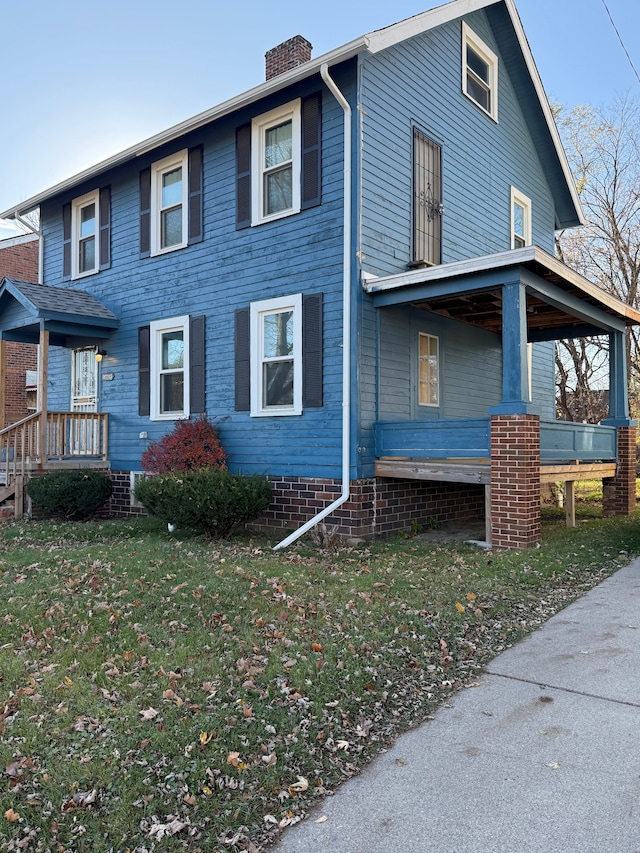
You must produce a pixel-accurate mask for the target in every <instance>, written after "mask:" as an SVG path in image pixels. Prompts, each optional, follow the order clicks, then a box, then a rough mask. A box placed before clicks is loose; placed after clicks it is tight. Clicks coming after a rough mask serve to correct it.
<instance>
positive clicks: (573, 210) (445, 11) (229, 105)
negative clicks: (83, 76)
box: [0, 0, 584, 227]
mask: <svg viewBox="0 0 640 853" xmlns="http://www.w3.org/2000/svg"><path fill="white" fill-rule="evenodd" d="M481 9H484V10H487V11H489V10H491V9H493V10H495V14H494V16H493V17H494V18H495V20H496V23H500V19H501V18H502V19H503V26H502V30H501V32H502V40H503V41H504V46H505V48H506V50H507V55H508V56H509V57H510V58H511V59H512V61H513V62H514V64H515V65H516V66H520V67H521V69H526V72H527V74H526V77H528V81H526V80H525V74H523V73H519V74H518V79H519V80H520V83H521V84H522V85H523V86H524V88H526V89H530V92H529V95H528V98H526V100H527V101H528V103H529V105H530V106H532V107H533V108H534V109H535V112H536V113H538V115H539V116H540V117H541V118H542V119H543V122H542V123H543V125H544V132H543V133H542V138H541V140H540V141H541V142H543V143H545V145H543V149H542V153H543V157H542V159H543V164H544V165H546V166H547V167H548V168H549V169H550V171H551V173H552V176H553V177H556V178H560V181H561V183H563V184H564V186H565V189H566V191H565V192H562V191H558V185H557V182H556V193H557V195H558V201H559V205H557V206H558V208H559V210H558V216H557V223H556V226H557V227H572V226H575V225H579V224H582V223H583V222H584V216H583V213H582V207H581V204H580V200H579V198H578V194H577V191H576V189H575V184H574V181H573V177H572V175H571V169H570V168H569V164H568V161H567V158H566V154H565V152H564V148H563V146H562V143H561V140H560V135H559V133H558V130H557V127H556V124H555V121H554V118H553V115H552V113H551V108H550V106H549V102H548V99H547V96H546V94H545V91H544V87H543V85H542V81H541V79H540V75H539V74H538V70H537V68H536V65H535V61H534V59H533V56H532V54H531V49H530V47H529V43H528V41H527V38H526V36H525V33H524V29H523V26H522V23H521V21H520V17H519V15H518V12H517V10H516V7H515V3H514V0H452V2H450V3H446V4H445V5H443V6H438V7H436V8H434V9H429V10H427V11H426V12H422V13H420V14H418V15H414V16H413V17H411V18H406V19H405V20H403V21H400V22H398V23H396V24H392V25H390V26H388V27H385V28H383V29H380V30H375V31H373V32H371V33H367V34H366V35H363V36H360V37H359V38H356V39H353V40H352V41H350V42H347V43H346V44H344V45H342V46H341V47H337V48H335V49H334V50H331V51H329V52H327V53H324V54H322V55H321V56H319V57H317V58H315V59H310V60H309V61H308V62H305V63H303V64H302V65H299V66H297V67H296V68H293V69H291V70H290V71H287V72H285V73H283V74H280V75H278V76H276V77H273V78H271V79H270V80H267V81H266V82H264V83H261V84H260V85H258V86H255V87H253V88H252V89H249V90H248V91H246V92H243V93H242V94H240V95H237V96H235V97H233V98H230V99H228V100H226V101H223V102H222V103H221V104H218V105H217V106H214V107H212V108H210V109H208V110H205V111H203V112H201V113H198V114H197V115H195V116H193V117H191V118H188V119H186V120H185V121H183V122H180V123H179V124H176V125H173V126H172V127H170V128H168V129H167V130H164V131H162V132H160V133H157V134H155V135H154V136H151V137H149V138H148V139H145V140H143V141H142V142H140V143H138V144H136V145H133V146H131V147H130V148H127V149H125V150H124V151H121V152H119V153H118V154H115V155H114V156H112V157H110V158H108V159H107V160H103V161H101V162H99V163H97V164H96V165H94V166H90V167H89V168H88V169H85V170H84V171H82V172H79V173H78V174H77V175H74V176H72V177H71V178H68V179H66V180H64V181H62V182H60V183H58V184H55V185H54V186H53V187H51V188H49V189H48V190H44V191H43V192H40V193H38V194H37V195H34V196H32V197H31V198H29V199H27V200H26V201H23V202H21V203H20V204H18V205H15V206H14V207H12V208H9V210H6V211H4V212H0V219H1V218H11V217H12V216H15V215H16V214H24V213H27V212H29V211H31V210H33V209H34V208H36V207H38V206H39V205H40V204H41V203H42V202H43V201H46V200H47V199H49V198H52V197H54V196H56V195H59V194H60V193H63V192H66V191H67V190H70V189H72V188H73V187H74V186H76V185H78V184H80V183H82V182H84V181H87V180H89V179H91V178H93V177H96V176H98V175H99V174H101V173H103V172H106V171H107V170H109V169H111V168H113V167H115V166H118V165H120V164H122V163H125V162H126V161H128V160H131V159H134V158H135V157H139V156H141V155H142V154H146V153H148V152H150V151H153V150H154V149H156V148H159V147H160V146H162V145H165V144H166V143H168V142H171V141H173V140H175V139H179V138H180V137H182V136H184V135H185V134H187V133H190V132H191V131H194V130H197V129H198V128H200V127H203V126H204V125H207V124H209V123H210V122H213V121H215V120H216V119H219V118H222V117H223V116H226V115H229V114H230V113H233V112H235V111H236V110H239V109H241V108H243V107H246V106H249V105H251V104H253V103H255V102H256V101H259V100H260V99H262V98H264V97H266V96H267V95H270V94H273V93H275V92H278V91H280V90H281V89H284V88H286V87H287V86H289V85H291V84H293V83H296V82H298V81H300V80H304V79H306V78H307V77H311V76H313V75H315V74H318V73H319V72H320V69H321V67H322V66H323V65H327V66H328V67H331V66H333V65H336V64H338V63H340V62H344V61H346V60H348V59H351V58H353V57H355V56H357V55H359V54H363V53H370V54H375V53H379V52H380V51H382V50H386V49H387V48H389V47H392V46H393V45H396V44H398V43H400V42H402V41H404V40H406V39H409V38H412V37H414V36H416V35H419V34H420V33H424V32H426V31H428V30H431V29H433V28H435V27H438V26H441V25H442V24H446V23H448V22H450V21H453V20H455V19H457V18H461V17H462V16H464V15H468V14H471V13H473V12H476V11H479V10H481ZM504 23H506V24H507V26H506V27H505V26H504ZM501 46H502V45H501Z"/></svg>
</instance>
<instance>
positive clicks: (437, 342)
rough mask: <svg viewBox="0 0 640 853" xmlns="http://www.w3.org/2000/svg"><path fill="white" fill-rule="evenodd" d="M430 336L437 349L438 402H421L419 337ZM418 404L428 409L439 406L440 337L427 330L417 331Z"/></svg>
mask: <svg viewBox="0 0 640 853" xmlns="http://www.w3.org/2000/svg"><path fill="white" fill-rule="evenodd" d="M421 338H431V339H432V340H434V341H435V342H436V345H437V349H438V402H437V403H422V402H421V401H420V339H421ZM418 405H419V406H427V407H428V408H430V409H439V408H440V338H439V337H438V336H437V335H431V334H429V333H428V332H418Z"/></svg>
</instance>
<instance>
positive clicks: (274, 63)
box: [264, 36, 312, 80]
mask: <svg viewBox="0 0 640 853" xmlns="http://www.w3.org/2000/svg"><path fill="white" fill-rule="evenodd" d="M311 50H312V47H311V44H310V42H308V41H307V40H306V38H303V37H302V36H294V37H293V38H290V39H289V40H288V41H283V42H282V44H279V45H277V47H272V48H271V50H268V51H267V52H266V53H265V55H264V59H265V66H266V72H267V73H266V76H267V80H271V79H272V78H273V77H277V76H278V75H279V74H284V72H285V71H290V70H291V69H292V68H297V67H298V65H302V63H303V62H308V61H309V60H310V59H311Z"/></svg>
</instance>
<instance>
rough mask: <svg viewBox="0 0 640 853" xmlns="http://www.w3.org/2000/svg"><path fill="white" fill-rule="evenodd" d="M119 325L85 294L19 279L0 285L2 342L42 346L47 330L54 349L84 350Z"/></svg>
mask: <svg viewBox="0 0 640 853" xmlns="http://www.w3.org/2000/svg"><path fill="white" fill-rule="evenodd" d="M119 323H120V321H119V320H118V318H117V317H116V316H115V314H113V312H112V311H110V310H109V309H108V308H106V307H105V306H104V305H103V304H102V303H101V302H99V301H98V300H97V299H96V298H95V297H94V296H91V295H90V294H89V293H87V292H86V291H84V290H74V289H73V288H70V287H49V286H47V285H44V284H34V283H33V282H30V281H20V280H19V279H15V278H3V279H2V280H1V281H0V338H1V339H2V340H5V341H20V342H22V343H38V341H39V339H40V332H41V331H42V330H45V331H48V332H49V343H50V344H51V345H52V346H61V347H73V346H81V345H82V344H83V343H86V342H87V341H90V342H95V341H96V340H98V341H100V340H105V339H106V338H108V337H110V336H111V334H112V332H113V330H114V329H117V328H118V325H119Z"/></svg>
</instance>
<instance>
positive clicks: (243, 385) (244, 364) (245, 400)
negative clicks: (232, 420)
mask: <svg viewBox="0 0 640 853" xmlns="http://www.w3.org/2000/svg"><path fill="white" fill-rule="evenodd" d="M249 322H250V321H249V309H248V308H239V309H238V310H237V311H236V330H235V386H236V389H235V393H236V400H235V406H236V412H248V411H250V410H251V344H250V340H249Z"/></svg>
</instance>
